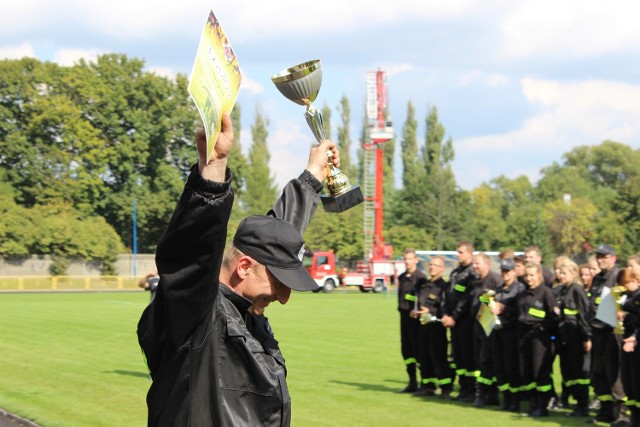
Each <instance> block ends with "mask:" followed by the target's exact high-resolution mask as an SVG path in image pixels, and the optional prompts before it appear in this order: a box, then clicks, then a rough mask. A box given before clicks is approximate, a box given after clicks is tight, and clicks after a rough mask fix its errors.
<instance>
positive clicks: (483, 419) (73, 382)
mask: <svg viewBox="0 0 640 427" xmlns="http://www.w3.org/2000/svg"><path fill="white" fill-rule="evenodd" d="M148 298H149V294H148V293H145V292H100V293H30V294H0V407H1V408H3V409H6V410H8V411H10V412H13V413H16V414H19V415H21V416H24V417H26V418H29V419H32V420H34V421H36V422H37V423H39V424H41V425H43V426H47V427H49V426H65V427H66V426H92V427H93V426H142V425H145V424H146V403H145V397H146V392H147V389H148V387H149V385H150V381H149V379H148V375H147V369H146V366H145V365H144V361H143V358H142V355H141V351H140V348H139V346H138V343H137V338H136V334H135V330H136V324H137V321H138V318H139V316H140V313H141V312H142V310H143V309H144V307H145V305H146V304H147V303H148ZM267 315H268V316H269V319H270V320H271V323H272V327H273V330H274V331H275V334H276V338H277V339H278V340H279V341H280V345H281V348H282V352H283V354H284V356H285V358H286V360H287V367H288V382H289V388H290V392H291V396H292V402H293V403H292V404H293V416H292V424H293V425H294V426H303V427H307V426H349V427H351V426H403V427H405V426H407V425H429V426H454V425H455V426H495V425H500V424H502V425H510V426H511V425H514V426H522V427H525V426H541V425H545V426H559V425H567V426H578V425H580V426H582V425H584V419H577V420H573V419H568V418H566V417H565V416H564V415H565V413H566V412H556V413H552V416H551V417H549V418H546V419H538V420H532V419H528V418H526V417H523V416H519V415H517V414H511V413H504V412H501V411H498V410H497V409H493V408H492V409H476V408H473V407H472V405H470V404H462V403H457V402H445V401H440V400H439V399H437V398H427V399H423V398H415V397H412V396H408V395H404V394H398V393H396V391H397V390H399V389H401V388H403V387H404V386H405V385H406V373H405V371H404V366H403V363H402V358H401V356H400V344H399V326H398V314H397V311H396V300H395V294H393V293H389V294H361V293H359V292H334V293H332V294H313V293H296V292H294V293H293V294H292V298H291V301H290V302H289V304H287V305H286V306H280V305H277V304H276V305H272V307H269V309H267Z"/></svg>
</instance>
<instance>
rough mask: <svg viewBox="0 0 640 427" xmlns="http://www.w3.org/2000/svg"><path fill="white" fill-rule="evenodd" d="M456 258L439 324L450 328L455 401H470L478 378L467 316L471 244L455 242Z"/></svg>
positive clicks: (472, 399) (473, 277)
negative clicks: (458, 389) (456, 247)
mask: <svg viewBox="0 0 640 427" xmlns="http://www.w3.org/2000/svg"><path fill="white" fill-rule="evenodd" d="M457 257H458V263H459V264H458V266H457V267H456V268H455V269H453V271H452V272H451V275H450V276H449V288H448V289H447V294H446V299H445V305H444V310H443V316H442V324H443V325H444V327H445V328H451V348H452V352H453V361H454V363H455V369H456V374H457V375H458V383H459V384H460V393H459V394H458V396H457V399H459V400H461V401H463V402H473V401H474V400H475V388H476V377H477V375H478V372H477V368H476V364H475V359H474V356H473V322H474V319H473V318H471V317H470V316H469V303H470V301H469V293H470V291H471V283H472V282H473V281H474V280H475V278H476V276H475V273H474V272H473V268H472V266H471V261H472V259H473V243H471V242H460V243H458V249H457Z"/></svg>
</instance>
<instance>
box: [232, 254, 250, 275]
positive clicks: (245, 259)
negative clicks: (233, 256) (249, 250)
mask: <svg viewBox="0 0 640 427" xmlns="http://www.w3.org/2000/svg"><path fill="white" fill-rule="evenodd" d="M253 264H254V261H253V259H252V258H251V257H249V256H246V255H244V256H241V257H240V258H238V262H237V263H236V268H235V272H236V274H237V275H238V278H239V279H240V280H244V279H246V278H247V276H248V275H249V270H250V269H251V268H252V267H253Z"/></svg>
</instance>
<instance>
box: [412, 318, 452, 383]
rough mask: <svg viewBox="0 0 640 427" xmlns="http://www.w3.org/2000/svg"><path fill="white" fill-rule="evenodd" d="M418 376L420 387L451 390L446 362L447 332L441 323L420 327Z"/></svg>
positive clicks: (449, 369) (449, 371)
mask: <svg viewBox="0 0 640 427" xmlns="http://www.w3.org/2000/svg"><path fill="white" fill-rule="evenodd" d="M418 348H419V354H420V359H419V361H420V376H421V377H422V385H423V386H425V385H426V386H428V387H430V388H433V389H435V388H436V386H440V388H442V390H451V387H452V380H451V376H452V373H451V368H450V367H449V362H448V360H447V331H446V329H445V328H444V326H442V323H438V322H431V323H428V324H426V325H421V326H420V339H419V346H418Z"/></svg>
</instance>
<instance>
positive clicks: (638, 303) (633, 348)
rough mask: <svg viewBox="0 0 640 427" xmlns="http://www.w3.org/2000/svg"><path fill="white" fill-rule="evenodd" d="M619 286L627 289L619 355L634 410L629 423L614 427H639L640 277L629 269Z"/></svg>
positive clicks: (627, 393) (629, 399)
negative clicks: (639, 343)
mask: <svg viewBox="0 0 640 427" xmlns="http://www.w3.org/2000/svg"><path fill="white" fill-rule="evenodd" d="M618 284H619V285H621V286H624V287H625V288H626V293H625V301H624V302H623V303H622V307H621V308H622V313H621V315H622V316H624V317H623V319H624V320H623V327H624V332H623V335H622V341H623V348H622V353H621V355H620V364H621V370H620V371H621V378H622V385H623V387H624V392H625V393H626V395H627V402H626V405H627V407H628V408H629V410H630V411H631V418H630V419H629V420H624V419H623V420H621V421H622V422H615V423H613V424H612V425H614V426H616V427H617V426H632V427H638V426H640V349H638V347H637V343H638V338H639V337H638V334H639V333H640V329H639V328H640V277H638V276H637V275H636V273H635V272H634V271H633V270H632V269H630V268H627V269H625V270H623V271H622V272H621V274H620V275H619V276H618Z"/></svg>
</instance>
